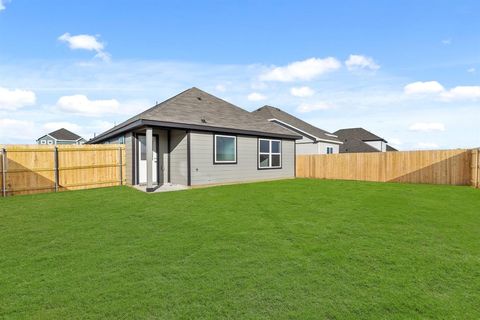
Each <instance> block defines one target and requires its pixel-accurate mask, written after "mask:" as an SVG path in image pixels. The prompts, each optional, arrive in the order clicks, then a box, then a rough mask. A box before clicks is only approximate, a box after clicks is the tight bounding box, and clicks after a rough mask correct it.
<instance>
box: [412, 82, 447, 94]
mask: <svg viewBox="0 0 480 320" xmlns="http://www.w3.org/2000/svg"><path fill="white" fill-rule="evenodd" d="M403 91H404V92H405V94H407V95H417V94H432V93H441V92H443V91H445V88H444V87H443V86H442V85H441V84H440V83H438V82H437V81H425V82H422V81H417V82H413V83H409V84H407V85H406V86H405V87H404V88H403Z"/></svg>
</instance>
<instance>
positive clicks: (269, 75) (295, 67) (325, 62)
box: [260, 57, 341, 82]
mask: <svg viewBox="0 0 480 320" xmlns="http://www.w3.org/2000/svg"><path fill="white" fill-rule="evenodd" d="M340 67H341V63H340V62H339V61H338V60H337V59H335V58H333V57H328V58H325V59H319V58H310V59H307V60H303V61H295V62H292V63H290V64H289V65H287V66H284V67H274V68H272V69H271V70H269V71H267V72H265V73H263V74H261V75H260V80H261V81H281V82H290V81H296V80H303V81H309V80H312V79H314V78H316V77H318V76H320V75H322V74H325V73H328V72H331V71H334V70H337V69H339V68H340Z"/></svg>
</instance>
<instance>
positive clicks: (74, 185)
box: [0, 144, 126, 195]
mask: <svg viewBox="0 0 480 320" xmlns="http://www.w3.org/2000/svg"><path fill="white" fill-rule="evenodd" d="M3 150H4V156H2V157H1V158H2V160H1V161H5V165H3V163H2V166H1V167H0V168H3V167H5V169H6V170H5V172H3V170H2V177H4V179H5V182H6V183H5V186H3V184H0V187H1V188H2V191H4V193H5V194H6V195H18V194H31V193H42V192H55V191H65V190H77V189H89V188H98V187H106V186H118V185H122V184H124V182H125V160H126V159H125V146H124V145H112V144H109V145H59V146H57V147H55V146H39V145H6V146H3ZM3 158H5V159H3Z"/></svg>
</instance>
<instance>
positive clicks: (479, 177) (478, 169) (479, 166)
mask: <svg viewBox="0 0 480 320" xmlns="http://www.w3.org/2000/svg"><path fill="white" fill-rule="evenodd" d="M476 153H477V154H476V161H475V162H476V164H475V173H476V174H475V181H474V187H475V188H480V149H477V151H476Z"/></svg>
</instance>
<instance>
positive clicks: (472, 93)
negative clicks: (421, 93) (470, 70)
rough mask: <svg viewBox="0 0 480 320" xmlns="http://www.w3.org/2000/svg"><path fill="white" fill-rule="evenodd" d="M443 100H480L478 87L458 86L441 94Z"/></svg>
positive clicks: (479, 88) (479, 87)
mask: <svg viewBox="0 0 480 320" xmlns="http://www.w3.org/2000/svg"><path fill="white" fill-rule="evenodd" d="M441 97H442V98H443V99H445V100H477V99H480V86H458V87H455V88H452V89H450V90H448V91H447V92H444V93H442V95H441Z"/></svg>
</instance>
